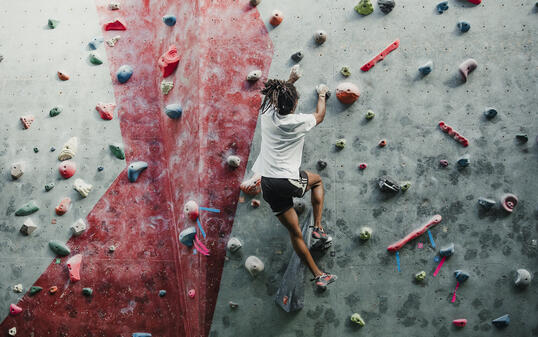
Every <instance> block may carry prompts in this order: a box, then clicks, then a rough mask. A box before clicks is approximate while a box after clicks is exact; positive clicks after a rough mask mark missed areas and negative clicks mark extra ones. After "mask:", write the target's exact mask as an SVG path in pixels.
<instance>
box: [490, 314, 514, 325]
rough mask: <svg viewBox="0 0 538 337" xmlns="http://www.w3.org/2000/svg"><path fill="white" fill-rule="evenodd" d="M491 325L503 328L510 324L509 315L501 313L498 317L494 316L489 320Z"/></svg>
mask: <svg viewBox="0 0 538 337" xmlns="http://www.w3.org/2000/svg"><path fill="white" fill-rule="evenodd" d="M491 323H492V324H493V325H495V326H496V327H497V328H504V327H507V326H508V325H509V324H510V315H509V314H506V315H502V316H501V317H499V318H495V319H494V320H492V321H491Z"/></svg>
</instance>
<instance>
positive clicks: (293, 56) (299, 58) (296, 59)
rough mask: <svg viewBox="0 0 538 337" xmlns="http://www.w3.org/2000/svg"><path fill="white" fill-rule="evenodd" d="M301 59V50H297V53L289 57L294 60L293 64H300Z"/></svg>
mask: <svg viewBox="0 0 538 337" xmlns="http://www.w3.org/2000/svg"><path fill="white" fill-rule="evenodd" d="M303 57H304V53H303V51H302V50H299V51H298V52H296V53H294V54H293V55H291V59H292V60H294V61H295V62H300V61H301V60H302V59H303Z"/></svg>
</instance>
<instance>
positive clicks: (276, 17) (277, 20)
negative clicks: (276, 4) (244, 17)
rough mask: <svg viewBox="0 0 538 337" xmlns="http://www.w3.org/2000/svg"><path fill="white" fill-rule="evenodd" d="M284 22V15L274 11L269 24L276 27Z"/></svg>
mask: <svg viewBox="0 0 538 337" xmlns="http://www.w3.org/2000/svg"><path fill="white" fill-rule="evenodd" d="M282 20H284V15H283V14H282V12H281V11H279V10H274V11H273V13H272V14H271V19H270V20H269V23H270V24H271V26H273V27H276V26H278V25H279V24H281V23H282Z"/></svg>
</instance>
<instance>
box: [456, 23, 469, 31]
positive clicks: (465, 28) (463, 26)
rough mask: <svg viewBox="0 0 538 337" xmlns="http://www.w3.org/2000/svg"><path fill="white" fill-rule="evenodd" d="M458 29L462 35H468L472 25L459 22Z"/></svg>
mask: <svg viewBox="0 0 538 337" xmlns="http://www.w3.org/2000/svg"><path fill="white" fill-rule="evenodd" d="M458 29H459V30H460V32H462V33H467V32H468V31H469V29H471V24H470V23H468V22H465V21H460V22H458Z"/></svg>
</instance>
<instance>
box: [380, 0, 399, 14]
mask: <svg viewBox="0 0 538 337" xmlns="http://www.w3.org/2000/svg"><path fill="white" fill-rule="evenodd" d="M395 5H396V3H395V2H394V0H377V6H379V9H380V10H381V11H382V12H383V13H384V14H389V13H390V12H391V11H392V9H393V8H394V6H395Z"/></svg>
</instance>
